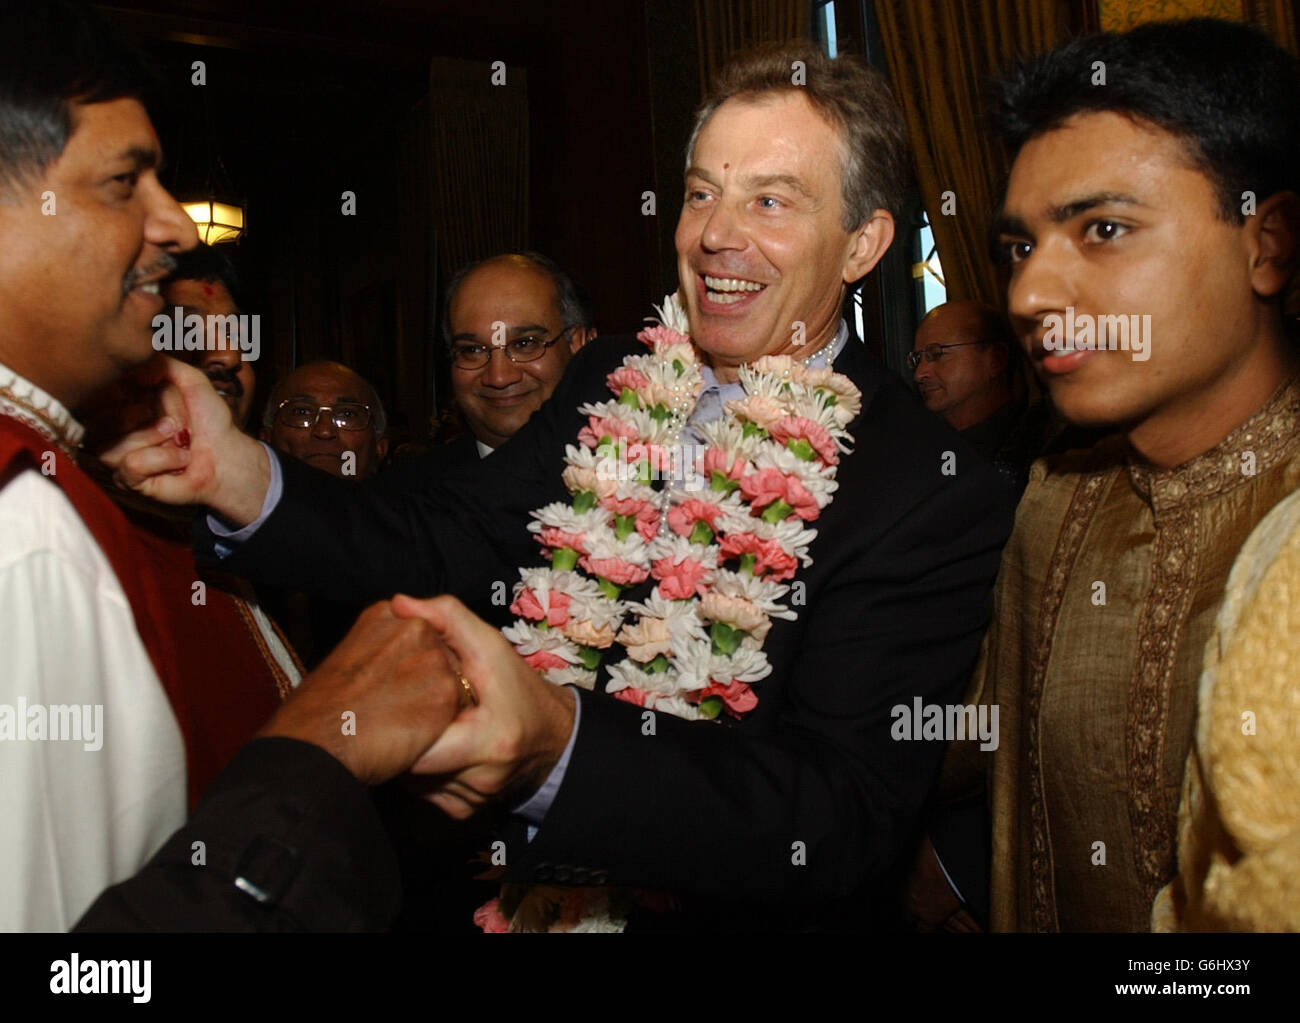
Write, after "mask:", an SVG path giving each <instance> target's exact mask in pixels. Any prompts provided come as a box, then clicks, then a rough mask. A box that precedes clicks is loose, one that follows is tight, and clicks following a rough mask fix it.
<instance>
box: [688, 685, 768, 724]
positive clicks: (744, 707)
mask: <svg viewBox="0 0 1300 1023" xmlns="http://www.w3.org/2000/svg"><path fill="white" fill-rule="evenodd" d="M697 695H698V696H699V699H701V700H703V699H705V698H706V697H709V696H721V697H722V705H723V706H724V707H726V708H727V713H729V714H730V715H731V716H732V717H740V715H742V714H747V713H749V712H750V711H751V710H753V709H754V708H755V707H757V706H758V697H757V696H755V695H754V690H753V689H751V688H750V686H749V684H748V683H746V682H737V681H734V680H733V681H731V682H728V683H727V684H726V685H723V684H722V683H721V682H714V683H713V684H712V685H710V686H708V687H706V688H704V689H701V690H699V692H698V694H697Z"/></svg>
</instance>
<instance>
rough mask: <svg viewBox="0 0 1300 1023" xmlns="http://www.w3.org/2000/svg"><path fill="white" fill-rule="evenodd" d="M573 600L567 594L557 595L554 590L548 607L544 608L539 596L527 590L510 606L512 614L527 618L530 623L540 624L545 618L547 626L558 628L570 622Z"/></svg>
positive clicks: (521, 592) (522, 591)
mask: <svg viewBox="0 0 1300 1023" xmlns="http://www.w3.org/2000/svg"><path fill="white" fill-rule="evenodd" d="M572 599H573V598H571V597H570V596H569V595H568V594H567V593H557V592H555V591H554V590H552V591H551V594H550V599H549V600H548V601H547V604H548V606H547V607H542V603H541V601H539V600H538V599H537V594H536V593H534V592H533V591H532V590H531V589H525V590H521V591H520V593H519V596H518V597H516V598H515V600H514V603H513V604H511V605H510V613H511V614H514V615H518V616H519V617H520V618H527V619H528V620H529V621H530V622H540V621H541V620H542V619H543V618H545V619H546V622H547V624H549V625H553V626H555V627H557V628H558V627H560V626H562V625H564V624H565V622H567V621H568V620H569V601H570V600H572Z"/></svg>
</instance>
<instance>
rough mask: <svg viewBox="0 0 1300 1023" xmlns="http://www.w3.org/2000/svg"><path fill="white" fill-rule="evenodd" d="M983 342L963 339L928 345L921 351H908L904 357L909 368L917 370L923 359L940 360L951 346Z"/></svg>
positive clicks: (962, 346)
mask: <svg viewBox="0 0 1300 1023" xmlns="http://www.w3.org/2000/svg"><path fill="white" fill-rule="evenodd" d="M982 344H984V342H983V341H963V342H961V343H960V344H953V345H926V346H925V347H924V348H922V349H921V350H920V351H916V352H908V353H907V355H905V356H904V357H903V358H904V361H905V362H906V363H907V368H908V369H911V370H915V369H916V367H917V366H919V365H921V360H922V359H924V360H925V361H926V362H938V361H939V360H940V359H942V358H943V356H944V353H945V352H947V351H948V349H949V348H969V347H970V346H971V345H982Z"/></svg>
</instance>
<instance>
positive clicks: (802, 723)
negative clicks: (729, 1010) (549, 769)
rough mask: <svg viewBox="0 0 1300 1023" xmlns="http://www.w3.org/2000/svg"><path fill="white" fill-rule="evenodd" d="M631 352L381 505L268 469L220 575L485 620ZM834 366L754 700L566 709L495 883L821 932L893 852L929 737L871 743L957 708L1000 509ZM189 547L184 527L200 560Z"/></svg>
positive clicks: (938, 448)
mask: <svg viewBox="0 0 1300 1023" xmlns="http://www.w3.org/2000/svg"><path fill="white" fill-rule="evenodd" d="M637 350H644V349H643V348H642V347H641V346H640V345H639V343H637V342H635V341H631V340H630V339H627V340H624V339H619V340H614V339H602V340H601V342H600V343H598V344H594V345H588V346H587V347H586V348H584V349H583V350H582V351H581V352H580V353H579V354H578V355H577V356H576V357H575V359H574V360H573V362H572V363H571V364H570V366H569V369H568V371H567V373H566V374H565V377H564V379H563V380H562V381H561V382H560V385H559V387H558V388H557V389H556V391H555V394H554V395H553V397H552V399H551V400H550V401H549V402H548V403H547V404H546V405H544V406H543V407H542V408H541V409H540V410H539V411H538V412H537V413H536V414H535V415H534V416H533V418H532V419H531V420H530V421H529V423H528V425H527V426H526V427H525V428H524V429H523V430H521V431H520V432H519V433H518V434H516V435H515V437H513V438H512V439H511V440H510V441H509V443H507V444H506V445H504V446H503V447H502V448H500V449H498V451H497V452H496V453H495V454H494V455H493V457H492V458H491V459H489V460H488V461H487V462H486V463H484V464H482V465H481V466H479V467H477V469H476V471H475V472H474V473H472V474H467V475H455V476H448V477H446V478H444V479H443V480H442V481H441V482H440V483H439V484H438V485H437V486H433V487H430V488H428V489H426V490H423V491H422V492H420V493H415V494H409V495H406V496H405V497H401V498H393V497H386V496H384V495H380V494H377V493H375V492H374V491H373V490H368V489H367V488H365V487H349V486H348V485H347V484H343V483H341V482H340V481H338V480H335V479H333V478H332V477H330V476H328V475H327V474H325V473H323V472H319V471H318V470H314V469H311V468H309V467H307V466H304V465H300V464H297V463H292V462H291V461H289V460H286V461H284V475H285V494H284V498H283V500H282V501H281V502H280V504H279V505H278V506H277V508H276V509H275V510H274V512H272V514H271V515H270V516H269V517H268V519H267V521H266V522H265V523H264V524H263V525H262V527H261V528H260V529H259V530H258V532H257V533H256V534H255V536H254V537H253V538H252V539H251V540H250V541H249V542H248V543H247V544H245V545H244V547H243V548H242V549H241V550H240V551H238V552H237V554H235V555H232V557H231V558H230V559H228V562H227V563H226V564H227V567H229V568H231V569H233V570H235V571H240V572H246V573H248V574H250V575H252V574H260V575H262V576H265V577H271V578H276V577H279V578H280V579H282V580H283V581H285V582H289V583H292V584H293V585H296V586H299V587H301V588H303V589H307V590H310V589H311V588H312V587H316V586H321V585H324V584H327V583H328V582H330V581H332V580H335V579H339V578H344V579H347V580H349V582H350V584H351V585H352V586H354V587H356V589H357V590H358V592H361V593H364V594H365V595H366V597H367V599H378V598H382V597H387V596H389V595H391V594H392V593H394V592H395V591H402V592H407V593H413V594H416V595H421V596H423V595H432V594H436V593H440V592H451V593H454V594H456V595H457V596H459V597H461V599H463V600H465V601H466V603H468V604H469V605H470V606H471V607H473V608H475V609H476V610H478V611H480V613H484V614H485V615H487V616H490V617H491V618H492V619H493V620H495V621H497V622H503V621H506V620H508V618H509V614H508V612H507V611H506V610H505V608H504V607H502V606H501V604H500V603H499V602H498V603H494V602H493V599H492V598H493V595H494V594H496V595H498V596H499V595H500V593H501V592H502V590H503V589H504V590H505V591H508V590H509V589H510V588H511V587H512V586H513V583H514V582H515V580H517V578H518V567H519V566H521V565H537V564H542V563H543V561H542V559H541V557H540V555H539V553H538V547H537V544H536V542H535V540H534V539H533V535H532V534H531V533H529V532H528V531H527V530H526V528H525V527H526V525H527V523H528V521H529V515H528V513H529V511H530V510H531V509H534V508H537V507H539V506H541V505H543V504H546V503H547V502H550V501H565V502H567V501H568V500H569V494H568V492H567V491H566V489H565V487H564V484H563V481H562V480H561V477H560V473H561V469H562V467H563V466H562V459H563V457H564V448H565V445H566V444H573V443H576V437H577V433H578V430H579V429H580V427H581V426H582V425H583V424H584V422H585V417H583V416H581V415H580V414H579V413H578V412H577V407H578V406H579V405H580V404H581V403H582V402H584V401H599V400H602V399H603V398H607V397H609V392H608V389H607V388H606V386H605V383H604V379H605V376H606V374H607V373H608V372H609V371H610V370H612V369H613V368H615V367H616V366H617V365H618V364H619V363H620V362H621V360H622V358H623V357H624V356H625V355H626V354H628V353H629V352H631V351H637ZM835 368H836V370H837V371H839V372H841V373H845V374H846V375H848V376H849V377H850V378H851V379H852V380H853V381H854V382H855V383H856V384H857V386H858V387H859V388H860V389H861V390H862V393H863V412H862V414H861V415H860V416H859V417H858V418H857V419H856V420H855V421H854V422H853V423H851V424H850V426H849V431H850V432H851V433H852V434H853V436H854V438H855V442H856V443H855V451H854V453H853V454H852V455H850V456H847V457H845V458H844V459H843V460H842V462H841V465H840V470H839V475H838V480H839V490H838V492H837V493H836V496H835V499H834V501H833V502H832V503H831V505H830V506H829V507H828V508H827V509H825V511H824V512H823V514H822V516H821V517H820V518H819V519H818V520H817V522H816V523H814V524H813V525H814V526H815V528H816V529H817V531H818V536H817V539H816V540H815V541H814V542H813V544H812V546H811V549H810V554H811V556H812V557H813V559H814V564H813V565H812V566H811V567H810V568H806V569H801V570H800V571H799V572H798V574H797V575H796V576H795V583H796V586H801V587H802V588H803V596H804V606H802V607H798V606H797V605H796V609H797V610H798V611H799V618H798V621H795V622H785V621H780V620H777V621H774V622H773V624H772V629H771V632H770V633H769V635H768V638H767V642H766V644H765V647H764V649H765V651H766V653H767V656H768V658H769V660H770V662H771V664H772V668H773V670H772V674H771V675H770V676H769V677H768V678H766V679H764V680H762V681H761V682H759V683H757V684H756V685H755V687H754V689H755V692H756V694H757V695H758V698H759V703H758V706H757V708H756V709H755V710H753V711H752V712H751V713H750V714H749V715H747V716H746V718H745V719H744V720H743V721H741V722H739V723H736V724H734V726H729V725H728V724H726V723H724V724H722V725H721V726H719V724H717V723H702V722H687V721H682V720H679V719H676V718H672V717H669V716H666V715H657V720H656V723H655V731H654V734H653V735H645V734H643V728H642V723H643V717H642V715H643V713H644V712H643V711H642V710H640V709H639V708H637V707H634V706H631V705H630V704H627V703H623V702H620V701H616V700H613V699H610V698H608V697H606V696H605V695H603V693H599V692H597V693H594V694H587V693H583V694H582V700H583V711H582V724H581V727H580V729H579V731H578V737H577V742H576V745H575V748H574V752H573V758H572V760H571V762H570V764H569V767H568V773H567V775H566V776H565V780H564V784H563V785H562V787H561V788H560V791H559V794H558V796H557V797H556V799H555V801H554V803H553V804H552V805H551V808H550V811H549V813H548V814H547V817H546V820H545V822H544V823H543V826H542V828H541V829H540V831H539V832H538V833H537V835H536V837H535V838H534V840H533V841H531V842H527V841H525V840H524V839H523V837H522V834H520V835H517V836H516V837H515V838H514V840H512V841H511V842H510V843H509V847H508V853H507V860H508V864H509V865H510V867H511V868H512V874H513V876H514V878H515V879H516V880H523V881H529V880H532V881H541V882H552V883H561V884H562V883H574V884H583V883H597V884H600V883H611V884H625V885H632V886H638V887H644V888H651V889H659V890H663V891H668V892H677V893H682V894H684V895H686V896H692V895H694V896H703V897H706V898H709V899H719V898H720V899H723V900H725V901H726V902H727V903H728V904H729V907H730V908H729V909H728V910H726V911H725V915H724V916H721V917H719V918H718V919H719V920H726V919H735V918H736V916H735V904H736V903H749V904H751V905H752V904H761V905H762V906H763V907H764V908H763V913H764V916H763V919H765V920H767V921H769V923H770V922H772V921H775V920H776V919H777V914H778V913H786V912H788V913H789V915H788V916H783V917H781V919H782V920H784V921H801V920H807V919H812V920H824V919H826V913H827V912H828V910H832V909H838V908H840V907H841V906H843V905H845V904H846V903H845V902H844V900H846V899H847V898H849V897H850V896H861V895H862V893H863V892H864V891H870V890H871V889H872V887H873V886H874V887H877V888H878V887H879V885H880V881H881V879H882V878H884V877H885V876H886V874H887V872H888V871H889V870H890V868H891V867H892V866H893V865H894V863H895V860H896V858H897V857H898V856H899V855H900V854H901V853H902V852H903V851H904V848H905V847H906V846H909V845H910V843H911V841H912V839H913V837H914V834H913V832H914V829H915V826H916V815H917V812H918V808H919V807H920V805H921V803H922V800H923V798H924V796H925V794H926V791H927V789H928V787H929V784H930V782H931V780H932V777H933V775H934V773H935V770H936V769H937V766H938V762H939V758H940V756H941V754H942V752H943V744H942V743H941V742H935V741H895V740H893V739H892V738H891V734H890V733H891V726H892V725H893V723H894V718H893V716H892V714H891V710H892V708H894V707H896V706H899V705H903V706H906V707H908V708H909V709H910V708H911V707H912V701H913V698H914V697H920V698H921V699H922V700H923V701H924V702H925V703H947V702H951V701H954V700H956V699H958V698H959V696H960V693H961V692H962V689H963V686H964V685H965V683H966V681H967V678H968V676H969V673H970V670H971V667H972V665H973V663H974V660H975V656H976V653H977V650H978V647H979V643H980V639H981V637H982V635H983V632H984V629H985V626H986V624H987V621H988V614H989V603H990V593H991V588H992V583H993V579H994V576H995V574H996V572H997V566H998V560H999V552H1000V550H1001V548H1002V545H1003V543H1004V542H1005V541H1006V538H1007V535H1008V533H1009V532H1010V527H1011V517H1012V509H1013V497H1012V495H1011V493H1010V490H1009V488H1008V487H1007V485H1006V484H1005V483H1004V482H1003V480H1002V478H1001V477H1000V475H999V474H998V473H997V472H996V471H995V470H994V469H993V468H992V467H991V466H989V465H988V463H986V462H985V461H983V460H982V459H981V458H980V456H978V455H977V454H976V453H975V452H974V450H973V449H972V448H970V447H968V446H967V445H966V444H965V443H964V442H963V441H962V440H961V439H960V438H959V437H958V436H957V435H956V434H955V433H954V432H953V431H951V430H950V429H949V428H948V427H947V426H946V425H945V424H944V423H943V422H942V421H941V420H940V419H939V418H938V417H936V416H932V415H930V414H929V413H928V412H927V411H926V410H925V408H924V407H923V406H922V405H921V404H920V402H919V401H918V399H917V398H916V397H915V396H914V395H912V394H911V393H910V392H909V391H908V390H907V389H906V388H905V387H904V386H903V385H902V383H901V382H900V381H898V380H896V379H895V378H894V377H892V376H891V375H890V374H889V373H888V372H887V371H886V370H885V368H884V367H883V366H882V365H880V364H879V363H878V362H875V361H874V360H872V359H871V358H870V357H869V356H868V354H867V353H866V351H865V349H864V348H863V347H862V346H861V345H860V344H857V343H854V342H850V344H849V346H848V347H847V348H846V349H845V351H844V352H843V353H842V354H841V355H840V357H839V359H838V360H837V361H836V364H835ZM945 452H951V453H952V454H953V455H954V456H955V469H956V471H955V474H945V473H944V471H943V469H944V467H945ZM345 490H346V491H347V492H346V493H345V492H344V491H345ZM323 509H329V510H328V512H326V511H324V510H323ZM211 543H212V538H211V537H210V536H204V535H200V537H199V546H200V553H203V551H204V550H209V551H210V548H211ZM503 583H504V587H502V586H501V584H503ZM599 688H600V686H599V685H598V689H599Z"/></svg>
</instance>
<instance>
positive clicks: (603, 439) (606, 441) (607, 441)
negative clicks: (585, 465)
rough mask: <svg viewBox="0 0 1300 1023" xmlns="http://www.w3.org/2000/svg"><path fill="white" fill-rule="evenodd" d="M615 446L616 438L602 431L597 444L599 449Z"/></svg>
mask: <svg viewBox="0 0 1300 1023" xmlns="http://www.w3.org/2000/svg"><path fill="white" fill-rule="evenodd" d="M613 446H614V438H613V437H611V436H610V435H609V434H607V433H602V434H601V435H600V443H599V444H597V445H596V447H597V449H599V448H612V447H613Z"/></svg>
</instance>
